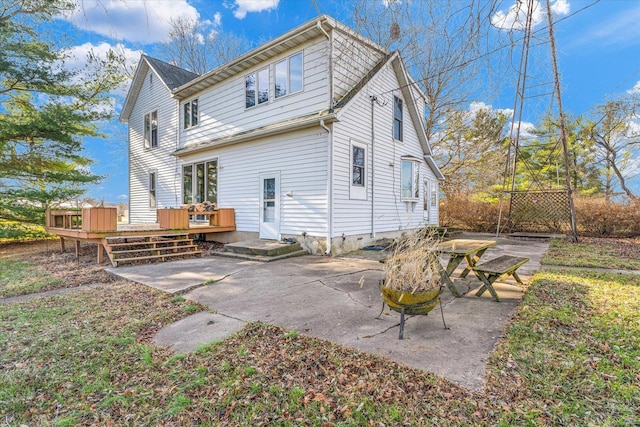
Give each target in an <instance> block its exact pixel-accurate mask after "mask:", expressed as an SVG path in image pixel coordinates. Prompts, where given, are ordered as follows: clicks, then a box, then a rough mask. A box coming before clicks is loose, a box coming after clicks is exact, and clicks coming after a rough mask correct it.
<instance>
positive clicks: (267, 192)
mask: <svg viewBox="0 0 640 427" xmlns="http://www.w3.org/2000/svg"><path fill="white" fill-rule="evenodd" d="M275 198H276V179H275V178H267V179H265V180H264V194H263V199H264V200H274V199H275Z"/></svg>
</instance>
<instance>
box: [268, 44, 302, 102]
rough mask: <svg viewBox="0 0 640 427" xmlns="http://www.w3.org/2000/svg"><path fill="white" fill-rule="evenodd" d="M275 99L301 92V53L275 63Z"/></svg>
mask: <svg viewBox="0 0 640 427" xmlns="http://www.w3.org/2000/svg"><path fill="white" fill-rule="evenodd" d="M275 71H276V82H275V97H276V98H279V97H281V96H285V95H288V94H291V93H296V92H300V91H301V90H302V52H299V53H296V54H295V55H292V56H290V57H288V58H287V59H284V60H282V61H280V62H276V66H275Z"/></svg>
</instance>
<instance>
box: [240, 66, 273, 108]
mask: <svg viewBox="0 0 640 427" xmlns="http://www.w3.org/2000/svg"><path fill="white" fill-rule="evenodd" d="M265 102H269V68H263V69H262V70H259V71H257V72H255V73H251V74H249V75H248V76H246V77H245V107H246V108H250V107H253V106H255V105H257V104H263V103H265Z"/></svg>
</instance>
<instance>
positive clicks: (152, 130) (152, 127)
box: [144, 110, 158, 148]
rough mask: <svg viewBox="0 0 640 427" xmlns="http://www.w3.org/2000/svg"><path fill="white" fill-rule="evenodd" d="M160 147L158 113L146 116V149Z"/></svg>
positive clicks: (154, 112) (153, 112)
mask: <svg viewBox="0 0 640 427" xmlns="http://www.w3.org/2000/svg"><path fill="white" fill-rule="evenodd" d="M157 146H158V111H157V110H156V111H152V112H150V113H147V114H145V115H144V148H154V147H157Z"/></svg>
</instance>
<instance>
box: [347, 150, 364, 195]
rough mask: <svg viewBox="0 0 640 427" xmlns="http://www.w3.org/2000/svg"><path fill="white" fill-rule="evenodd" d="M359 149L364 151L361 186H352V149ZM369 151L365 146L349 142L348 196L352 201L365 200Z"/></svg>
mask: <svg viewBox="0 0 640 427" xmlns="http://www.w3.org/2000/svg"><path fill="white" fill-rule="evenodd" d="M354 148H359V149H361V150H364V164H363V166H362V169H363V172H362V185H360V184H354V182H353V177H354V175H353V168H354V166H355V165H354V161H355V159H354V156H353V149H354ZM368 151H369V150H368V149H367V145H366V144H363V143H360V142H357V141H351V144H349V196H350V198H351V199H354V200H367V194H368V191H367V189H368V187H369V185H368V184H369V152H368Z"/></svg>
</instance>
